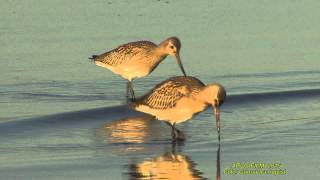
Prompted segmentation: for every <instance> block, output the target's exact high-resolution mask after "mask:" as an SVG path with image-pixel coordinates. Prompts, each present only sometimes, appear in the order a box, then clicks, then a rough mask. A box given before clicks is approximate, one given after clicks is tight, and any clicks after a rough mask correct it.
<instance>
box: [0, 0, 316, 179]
mask: <svg viewBox="0 0 320 180" xmlns="http://www.w3.org/2000/svg"><path fill="white" fill-rule="evenodd" d="M319 8H320V2H318V1H316V0H314V1H313V0H308V1H295V0H282V1H266V0H263V1H253V0H247V1H243V0H240V1H231V0H223V1H222V0H217V1H209V0H208V1H207V0H203V1H166V0H151V1H143V0H137V1H129V0H126V1H111V0H110V1H103V0H95V1H76V0H70V1H62V0H54V1H35V0H27V1H18V0H1V7H0V43H1V47H0V55H1V58H0V72H1V77H0V122H1V123H0V129H1V130H2V131H1V132H0V134H1V142H2V143H1V145H0V159H1V161H0V162H1V163H0V172H1V173H0V174H1V176H2V177H5V179H25V178H24V177H28V179H44V178H45V179H92V178H94V179H121V178H122V179H130V178H132V179H134V178H136V179H139V178H140V179H143V178H144V177H140V176H141V174H139V173H137V172H138V171H139V170H141V168H140V169H139V168H138V167H140V166H141V167H145V168H144V172H146V171H147V170H150V168H149V169H148V166H147V165H145V164H148V163H149V164H150V162H160V160H159V159H167V161H165V163H170V162H173V159H172V158H176V159H180V162H185V164H193V166H190V167H191V168H187V169H188V171H191V172H193V174H194V178H195V177H197V178H209V179H215V177H216V153H217V149H218V146H217V141H216V131H215V125H214V121H213V119H212V117H211V112H210V111H206V112H203V113H201V114H200V115H199V116H197V117H196V118H195V119H194V120H192V121H190V122H187V123H184V124H182V125H181V126H180V127H181V129H183V131H185V132H186V134H187V137H188V140H187V141H186V142H185V143H184V145H179V146H177V147H176V148H173V147H171V143H169V139H168V138H169V137H170V131H169V129H168V127H166V125H165V124H162V123H159V122H155V121H152V122H150V123H149V122H148V123H147V124H144V123H142V124H141V121H139V123H138V125H137V128H139V127H140V128H141V127H143V128H142V129H143V130H141V131H143V132H144V131H146V132H147V133H146V134H147V135H138V137H139V136H143V137H144V136H146V137H145V138H142V139H139V138H138V139H136V138H137V137H136V136H133V142H132V141H130V140H132V139H130V138H132V137H131V136H132V133H133V135H135V134H136V133H137V132H131V130H132V129H120V130H121V132H122V133H123V132H127V131H128V132H130V133H131V134H130V133H129V134H130V136H128V137H117V136H116V137H117V138H120V140H119V139H118V140H117V141H115V142H114V141H113V139H112V138H114V135H112V131H111V129H112V128H115V129H117V128H123V126H124V127H130V126H132V124H130V123H127V121H128V120H120V119H128V118H129V117H131V116H133V115H134V116H135V115H136V114H134V113H133V112H131V111H128V110H127V109H125V108H124V107H123V106H120V109H117V112H113V110H115V109H114V108H115V107H117V106H118V105H122V104H124V102H125V97H124V94H125V81H124V80H123V79H121V78H120V77H119V76H117V75H115V74H113V73H111V72H110V71H108V70H106V69H103V68H101V67H98V66H96V65H94V64H93V63H91V62H90V61H89V60H88V57H89V56H91V55H92V54H98V53H102V52H105V51H107V50H110V49H112V48H114V47H116V46H118V45H120V44H123V43H126V42H130V41H136V40H150V41H153V42H155V43H159V42H161V41H162V40H164V39H165V38H167V37H169V36H177V37H179V38H180V40H181V42H182V49H181V58H182V62H183V64H184V67H185V69H186V72H187V74H188V75H192V76H196V77H198V78H199V79H201V80H202V81H203V82H205V83H211V82H219V83H221V84H223V85H224V86H225V87H226V89H227V92H228V95H229V96H230V98H229V99H230V100H229V101H226V103H225V105H224V106H225V107H224V113H223V114H222V122H223V126H224V127H223V136H222V144H221V154H220V156H221V176H222V177H221V179H302V178H308V179H319V176H320V174H319V173H318V169H319V165H318V164H319V160H318V158H316V157H317V156H318V152H319V149H320V145H319V141H318V139H319V133H318V129H319V125H320V124H319V120H320V118H319V117H320V111H319V108H320V103H319V102H320V101H319V91H320V90H319V89H320V80H319V79H320V70H319V67H320V66H319V65H320V63H319V49H320V44H319V42H320V34H319V32H320V24H319V23H318V21H319V19H320V11H319ZM175 75H181V72H180V70H179V68H178V66H177V65H176V62H175V60H174V58H171V57H168V58H167V59H166V60H164V61H163V62H162V63H161V64H160V65H159V66H158V67H157V69H156V70H155V71H154V72H153V73H152V74H151V75H150V76H148V77H145V78H142V79H138V80H136V81H134V89H135V90H136V93H137V94H138V95H142V94H143V93H145V92H147V91H148V90H149V89H150V88H152V87H153V86H154V85H156V84H157V83H159V82H161V81H162V80H165V79H166V78H168V77H171V76H175ZM292 92H294V93H292ZM268 93H269V94H268ZM277 93H278V94H277ZM279 93H280V94H279ZM248 94H249V95H248ZM250 94H255V95H250ZM97 108H105V109H106V111H102V110H101V111H100V109H97ZM118 111H119V112H118ZM65 112H70V113H71V114H64V113H65ZM132 113H133V114H132ZM51 114H52V116H48V115H51ZM129 119H130V118H129ZM77 120H79V122H78V121H77ZM117 122H120V126H117ZM121 122H124V125H122V124H121ZM129 122H131V121H129ZM113 123H114V124H113ZM109 126H110V127H112V128H111V129H110V128H109V129H108V128H104V127H109ZM6 129H7V131H6ZM101 129H103V130H101ZM124 134H125V133H124ZM117 138H116V139H117ZM121 138H122V139H121ZM123 138H124V139H123ZM126 140H127V141H128V140H129V142H126ZM123 141H125V142H123ZM173 150H175V151H176V152H174V153H173V152H172V151H173ZM170 153H171V154H170ZM168 154H169V155H170V156H168ZM143 162H144V164H143ZM233 162H265V163H268V162H280V163H282V164H283V168H285V169H286V170H287V171H288V174H286V175H281V176H280V175H277V176H273V175H239V174H238V175H230V174H226V173H224V170H225V169H227V168H229V167H231V165H232V163H233ZM141 164H143V165H145V166H142V165H141ZM155 164H156V163H155ZM167 166H168V167H171V166H172V164H171V165H170V164H169V165H167ZM156 169H161V168H156ZM172 169H174V168H172ZM172 169H171V170H172ZM153 170H154V169H153ZM166 170H168V171H167V172H169V171H170V168H169V169H168V168H167V169H166ZM172 173H174V172H172ZM138 175H140V176H138ZM171 175H172V176H173V174H171ZM166 178H168V177H166ZM155 179H156V178H155Z"/></svg>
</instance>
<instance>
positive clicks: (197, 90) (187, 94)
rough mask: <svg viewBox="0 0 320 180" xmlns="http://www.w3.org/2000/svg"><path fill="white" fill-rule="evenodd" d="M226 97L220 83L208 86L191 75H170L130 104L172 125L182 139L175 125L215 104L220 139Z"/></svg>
mask: <svg viewBox="0 0 320 180" xmlns="http://www.w3.org/2000/svg"><path fill="white" fill-rule="evenodd" d="M225 98H226V91H225V88H224V87H223V86H222V85H220V84H216V83H215V84H210V85H205V84H204V83H202V82H201V81H200V80H199V79H197V78H195V77H191V76H187V77H184V76H177V77H172V78H169V79H167V80H165V81H163V82H161V83H160V84H158V85H157V86H155V87H154V88H153V89H152V90H150V92H148V93H147V94H145V95H144V96H142V97H141V98H138V99H136V101H135V102H133V103H132V104H131V107H132V108H133V109H135V110H137V111H141V112H144V113H147V114H151V115H153V116H155V117H156V118H157V119H158V120H161V121H165V122H166V123H167V124H168V125H170V126H171V128H172V138H173V140H175V139H179V138H180V135H182V136H181V138H183V133H182V132H181V131H179V130H178V129H177V128H176V127H175V125H176V124H177V123H181V122H184V121H187V120H189V119H191V118H192V117H193V116H194V115H195V114H197V113H199V112H201V111H203V110H205V109H206V108H207V107H209V106H212V107H213V113H214V115H215V118H216V126H217V131H218V138H219V141H220V106H221V105H222V103H223V102H224V100H225Z"/></svg>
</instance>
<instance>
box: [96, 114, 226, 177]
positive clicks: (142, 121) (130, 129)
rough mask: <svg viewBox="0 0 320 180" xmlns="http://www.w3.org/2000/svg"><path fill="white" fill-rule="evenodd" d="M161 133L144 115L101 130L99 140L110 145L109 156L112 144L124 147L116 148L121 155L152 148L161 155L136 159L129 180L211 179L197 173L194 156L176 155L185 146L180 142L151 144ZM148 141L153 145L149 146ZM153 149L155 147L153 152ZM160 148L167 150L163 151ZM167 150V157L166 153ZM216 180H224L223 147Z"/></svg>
mask: <svg viewBox="0 0 320 180" xmlns="http://www.w3.org/2000/svg"><path fill="white" fill-rule="evenodd" d="M161 129H162V128H161V123H159V121H155V120H154V118H153V117H152V116H149V115H142V116H141V115H140V116H136V117H129V118H125V119H120V120H116V121H113V122H110V123H107V124H105V125H104V126H103V127H101V128H99V129H97V137H100V138H102V140H103V141H104V142H107V143H108V144H109V145H108V152H110V145H111V144H120V145H121V146H116V149H115V150H116V151H118V152H117V153H119V151H125V152H126V153H128V152H142V151H144V150H145V148H148V149H149V150H148V152H153V154H154V153H159V154H161V155H158V156H154V157H151V158H144V160H142V161H139V160H138V159H133V160H132V161H131V162H129V164H128V165H125V168H126V169H127V170H126V173H124V176H127V179H135V180H146V179H153V180H156V179H168V180H170V179H172V180H177V179H183V180H191V179H192V180H200V179H201V180H202V179H208V178H206V177H204V174H203V173H202V172H201V171H199V170H198V169H196V166H197V163H196V162H194V161H193V160H192V159H191V157H190V156H187V155H185V154H183V153H181V150H178V152H177V151H176V149H178V148H180V147H181V146H183V144H179V143H178V142H175V143H174V142H173V143H172V144H170V143H169V144H168V143H166V144H161V143H160V144H158V142H157V143H151V144H149V143H150V142H151V141H152V137H153V138H154V137H155V136H161V132H162V130H161ZM165 136H166V133H164V135H163V137H165ZM161 139H162V138H161ZM148 141H149V143H146V142H148ZM166 142H167V141H166ZM149 146H155V147H154V148H151V149H150V147H149ZM160 146H161V147H163V146H166V147H165V148H161V147H160ZM161 149H162V150H161ZM164 149H165V150H164ZM163 150H164V152H165V153H163ZM216 180H221V175H220V144H219V146H218V149H217V159H216Z"/></svg>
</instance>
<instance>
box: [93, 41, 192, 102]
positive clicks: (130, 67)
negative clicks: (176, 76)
mask: <svg viewBox="0 0 320 180" xmlns="http://www.w3.org/2000/svg"><path fill="white" fill-rule="evenodd" d="M180 48H181V42H180V40H179V39H178V38H177V37H170V38H168V39H166V40H164V41H163V42H161V43H160V44H159V45H157V44H155V43H153V42H150V41H136V42H130V43H127V44H123V45H120V46H118V47H117V48H115V49H113V50H111V51H108V52H105V53H103V54H100V55H93V56H92V57H90V58H89V59H92V60H93V62H94V63H95V64H96V65H98V66H101V67H104V68H107V69H109V70H111V71H112V72H114V73H115V74H118V75H120V76H121V77H123V78H124V79H127V80H128V82H127V97H129V94H130V95H131V98H132V100H133V99H134V98H135V95H134V91H133V85H132V81H133V80H134V79H136V78H141V77H144V76H147V75H149V74H150V73H151V72H152V71H153V70H154V69H155V68H156V67H157V66H158V65H159V63H161V62H162V60H164V59H165V58H166V57H167V56H168V55H170V56H174V57H175V58H176V60H177V63H178V65H179V67H180V69H181V71H182V73H183V75H184V76H186V73H185V70H184V68H183V65H182V62H181V59H180V54H179V52H180Z"/></svg>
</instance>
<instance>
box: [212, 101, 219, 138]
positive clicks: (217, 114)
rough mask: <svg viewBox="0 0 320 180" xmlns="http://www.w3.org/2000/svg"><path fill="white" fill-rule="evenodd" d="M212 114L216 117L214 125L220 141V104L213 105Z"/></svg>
mask: <svg viewBox="0 0 320 180" xmlns="http://www.w3.org/2000/svg"><path fill="white" fill-rule="evenodd" d="M213 112H214V116H215V118H216V126H217V131H218V139H219V142H220V106H219V105H215V106H214V108H213Z"/></svg>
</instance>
